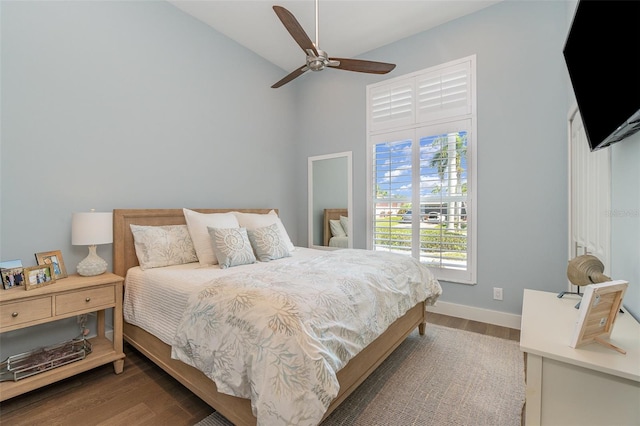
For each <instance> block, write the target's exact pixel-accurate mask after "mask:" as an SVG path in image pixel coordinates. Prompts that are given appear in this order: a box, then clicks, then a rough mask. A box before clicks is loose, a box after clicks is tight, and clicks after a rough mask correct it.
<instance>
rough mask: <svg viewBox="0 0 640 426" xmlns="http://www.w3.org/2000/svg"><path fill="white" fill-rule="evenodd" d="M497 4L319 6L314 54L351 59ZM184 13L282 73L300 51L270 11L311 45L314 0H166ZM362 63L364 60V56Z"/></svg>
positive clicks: (402, 1) (408, 1)
mask: <svg viewBox="0 0 640 426" xmlns="http://www.w3.org/2000/svg"><path fill="white" fill-rule="evenodd" d="M499 1H501V0H384V1H383V0H321V1H319V6H318V9H319V13H318V16H319V19H318V21H319V29H318V32H319V37H318V40H317V41H319V43H318V44H319V48H320V49H322V50H324V51H326V52H327V53H328V54H329V56H334V57H342V58H354V57H358V56H359V55H362V54H363V53H365V52H368V51H370V50H373V49H376V48H378V47H381V46H384V45H387V44H389V43H393V42H394V41H397V40H400V39H402V38H405V37H408V36H410V35H413V34H417V33H420V32H422V31H425V30H427V29H430V28H433V27H436V26H438V25H441V24H443V23H445V22H448V21H451V20H454V19H456V18H459V17H461V16H464V15H467V14H470V13H473V12H476V11H478V10H480V9H483V8H485V7H487V6H490V5H492V4H495V3H498V2H499ZM169 2H170V3H172V4H173V5H175V6H176V7H178V8H179V9H181V10H183V11H184V12H186V13H188V14H190V15H192V16H194V17H196V18H197V19H199V20H201V21H202V22H204V23H206V24H208V25H210V26H211V27H213V28H215V29H216V30H217V31H219V32H221V33H222V34H224V35H226V36H227V37H229V38H231V39H233V40H235V41H236V42H237V43H239V44H241V45H243V46H245V47H246V48H248V49H250V50H251V51H253V52H255V53H257V54H258V55H260V56H262V57H263V58H265V59H267V60H268V61H270V62H272V63H273V64H275V65H277V66H279V67H280V68H282V69H283V70H285V71H286V72H290V71H293V70H294V69H296V68H298V67H300V66H301V65H304V61H305V56H304V53H303V52H302V49H301V48H300V47H299V46H298V45H297V44H296V42H295V41H294V40H293V38H291V35H289V33H288V32H287V30H286V29H285V27H284V26H283V25H282V23H281V22H280V20H279V19H278V17H277V16H276V14H275V12H274V11H273V9H272V6H273V5H279V6H282V7H284V8H286V9H287V10H289V11H290V12H291V13H293V15H294V16H295V17H296V19H297V20H298V22H299V23H300V25H302V27H303V28H304V30H305V31H306V33H307V35H308V36H309V38H310V39H311V40H312V41H314V42H315V41H316V24H315V21H316V19H315V7H316V2H315V0H289V1H280V0H169ZM361 59H367V58H366V55H365V56H363V57H362V58H361Z"/></svg>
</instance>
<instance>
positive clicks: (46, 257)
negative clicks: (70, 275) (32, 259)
mask: <svg viewBox="0 0 640 426" xmlns="http://www.w3.org/2000/svg"><path fill="white" fill-rule="evenodd" d="M36 262H37V263H38V265H51V266H53V273H54V275H55V276H56V280H59V279H60V278H67V268H65V267H64V260H62V252H60V250H54V251H44V252H42V253H36Z"/></svg>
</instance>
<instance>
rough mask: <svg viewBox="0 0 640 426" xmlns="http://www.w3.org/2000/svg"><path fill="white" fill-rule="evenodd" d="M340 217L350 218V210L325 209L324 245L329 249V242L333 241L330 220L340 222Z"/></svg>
mask: <svg viewBox="0 0 640 426" xmlns="http://www.w3.org/2000/svg"><path fill="white" fill-rule="evenodd" d="M340 216H345V217H349V210H348V209H324V233H323V238H324V239H323V242H322V245H323V246H325V247H329V240H330V239H331V224H330V223H329V221H330V220H340Z"/></svg>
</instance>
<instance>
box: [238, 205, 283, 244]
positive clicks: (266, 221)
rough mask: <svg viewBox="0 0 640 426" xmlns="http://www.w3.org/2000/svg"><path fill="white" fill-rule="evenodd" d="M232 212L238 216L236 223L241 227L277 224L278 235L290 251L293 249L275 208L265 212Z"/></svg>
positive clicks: (249, 228)
mask: <svg viewBox="0 0 640 426" xmlns="http://www.w3.org/2000/svg"><path fill="white" fill-rule="evenodd" d="M233 213H234V214H235V215H236V217H237V218H238V223H239V224H240V226H242V227H243V228H247V230H253V229H257V228H264V227H265V226H269V225H273V224H274V223H275V224H277V225H278V228H279V229H280V235H281V237H282V239H283V240H284V241H285V242H286V244H287V249H288V250H289V251H290V252H291V251H293V250H294V249H295V246H294V245H293V243H292V242H291V238H289V234H287V230H286V229H285V227H284V225H283V224H282V221H281V220H280V218H279V217H278V214H277V213H276V212H275V210H271V211H270V212H269V213H267V214H260V213H242V212H233Z"/></svg>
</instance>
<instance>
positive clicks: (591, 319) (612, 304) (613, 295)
mask: <svg viewBox="0 0 640 426" xmlns="http://www.w3.org/2000/svg"><path fill="white" fill-rule="evenodd" d="M628 285H629V283H628V282H627V281H621V280H618V281H608V282H604V283H599V284H589V285H587V286H585V292H584V294H583V295H582V300H581V301H580V312H579V315H578V321H577V322H576V327H575V330H574V334H573V339H572V340H571V344H570V345H569V346H571V347H572V348H578V347H580V346H582V345H585V344H587V343H591V342H597V343H600V344H601V345H603V346H606V347H609V348H610V349H614V350H616V351H618V352H621V353H626V352H625V351H624V350H623V349H621V348H618V347H617V346H615V345H614V344H612V343H611V342H609V341H608V339H609V337H610V336H611V331H612V330H613V325H614V324H615V322H616V318H617V317H618V312H619V311H620V307H621V306H622V299H623V298H624V294H625V292H626V290H627V286H628Z"/></svg>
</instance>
